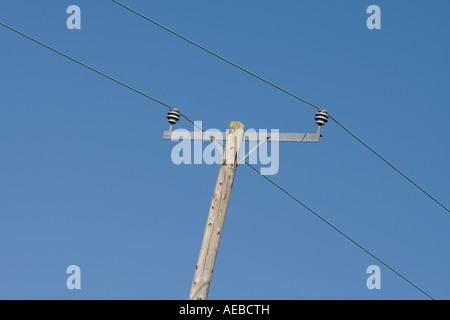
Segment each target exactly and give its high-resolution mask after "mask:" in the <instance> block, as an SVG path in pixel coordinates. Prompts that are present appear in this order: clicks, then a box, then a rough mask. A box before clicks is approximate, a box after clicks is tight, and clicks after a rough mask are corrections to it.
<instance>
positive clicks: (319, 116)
mask: <svg viewBox="0 0 450 320" xmlns="http://www.w3.org/2000/svg"><path fill="white" fill-rule="evenodd" d="M328 117H329V115H328V112H327V110H320V111H319V112H317V113H316V117H315V118H314V120H316V123H317V124H318V125H319V126H323V125H324V124H325V123H327V122H328Z"/></svg>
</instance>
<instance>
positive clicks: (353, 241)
mask: <svg viewBox="0 0 450 320" xmlns="http://www.w3.org/2000/svg"><path fill="white" fill-rule="evenodd" d="M0 25H2V26H4V27H6V28H8V29H10V30H12V31H14V32H16V33H17V34H19V35H21V36H23V37H25V38H27V39H29V40H32V41H34V42H35V43H37V44H39V45H41V46H43V47H45V48H47V49H50V50H51V51H53V52H55V53H58V54H59V55H61V56H63V57H65V58H67V59H69V60H71V61H73V62H76V63H77V64H79V65H81V66H83V67H85V68H87V69H89V70H91V71H94V72H95V73H97V74H99V75H101V76H103V77H105V78H107V79H109V80H112V81H114V82H116V83H118V84H120V85H122V86H124V87H125V88H128V89H130V90H132V91H134V92H136V93H138V94H140V95H142V96H144V97H146V98H148V99H150V100H152V101H155V102H157V103H159V104H161V105H162V106H164V107H167V108H169V109H171V110H172V109H173V108H172V107H170V106H169V105H167V104H165V103H163V102H161V101H160V100H157V99H155V98H153V97H151V96H149V95H148V94H145V93H143V92H142V91H139V90H137V89H135V88H133V87H131V86H129V85H127V84H125V83H123V82H121V81H119V80H117V79H115V78H113V77H110V76H108V75H107V74H105V73H103V72H100V71H98V70H97V69H95V68H92V67H90V66H88V65H86V64H85V63H82V62H80V61H79V60H76V59H74V58H72V57H70V56H68V55H67V54H64V53H62V52H60V51H58V50H56V49H54V48H52V47H50V46H48V45H46V44H44V43H42V42H40V41H38V40H36V39H34V38H32V37H30V36H28V35H26V34H24V33H22V32H20V31H18V30H16V29H14V28H12V27H10V26H8V25H6V24H4V23H2V22H0ZM180 115H181V116H183V117H184V118H185V119H186V120H188V121H189V122H190V123H192V124H194V125H195V126H196V127H197V128H199V129H200V130H202V131H203V132H205V130H204V129H203V128H201V127H199V126H197V125H196V124H195V123H194V122H193V121H192V120H190V119H189V118H188V117H187V116H185V115H183V114H181V113H180ZM245 164H246V165H247V166H249V167H250V168H252V169H253V170H254V171H255V172H257V173H259V174H260V175H261V176H262V177H264V178H265V179H266V180H267V181H269V182H270V183H271V184H273V185H274V186H275V187H277V188H278V189H280V190H281V191H282V192H284V193H285V194H287V195H288V196H289V197H290V198H292V199H294V200H295V201H296V202H297V203H298V204H300V205H302V206H303V207H304V208H305V209H307V210H308V211H310V212H311V213H313V214H314V215H315V216H316V217H318V218H319V219H320V220H322V221H323V222H325V223H326V224H327V225H329V226H330V227H332V228H333V229H334V230H336V231H337V232H338V233H340V234H341V235H343V236H344V237H345V238H347V239H348V240H350V241H351V242H352V243H353V244H355V245H356V246H357V247H359V248H360V249H362V250H363V251H364V252H366V253H367V254H369V255H370V256H371V257H373V258H375V259H376V260H377V261H379V262H380V263H382V264H383V265H384V266H385V267H387V268H388V269H389V270H391V271H392V272H394V273H395V274H396V275H398V276H399V277H401V278H402V279H403V280H405V281H406V282H408V283H409V284H410V285H412V286H413V287H415V288H416V289H417V290H419V291H420V292H422V293H423V294H425V295H426V296H427V297H429V298H430V299H433V300H434V298H433V297H432V296H431V295H429V294H428V293H426V292H425V291H424V290H422V289H420V288H419V287H418V286H417V285H415V284H414V283H413V282H412V281H410V280H408V279H407V278H406V277H404V276H403V275H401V274H400V273H399V272H397V271H396V270H395V269H393V268H392V267H390V266H389V265H388V264H386V263H385V262H384V261H382V260H381V259H379V258H378V257H377V256H375V255H374V254H372V253H371V252H370V251H369V250H367V249H365V248H364V247H363V246H361V245H360V244H359V243H358V242H356V241H355V240H353V239H352V238H350V237H349V236H348V235H346V234H345V233H344V232H342V231H341V230H339V229H338V228H337V227H335V226H334V225H333V224H331V223H330V222H328V221H327V220H326V219H324V218H323V217H322V216H320V215H319V214H317V213H316V212H315V211H313V210H312V209H311V208H309V207H308V206H306V205H305V204H304V203H303V202H301V201H300V200H299V199H298V198H296V197H295V196H293V195H292V194H291V193H289V192H288V191H286V189H284V188H282V187H281V186H280V185H278V184H277V183H276V182H274V181H273V180H271V179H270V178H268V177H267V176H266V175H263V174H262V173H261V172H260V171H259V170H258V169H256V168H255V167H253V166H252V165H251V164H249V163H248V162H247V161H245Z"/></svg>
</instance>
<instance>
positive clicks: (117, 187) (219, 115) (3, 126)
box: [0, 0, 450, 299]
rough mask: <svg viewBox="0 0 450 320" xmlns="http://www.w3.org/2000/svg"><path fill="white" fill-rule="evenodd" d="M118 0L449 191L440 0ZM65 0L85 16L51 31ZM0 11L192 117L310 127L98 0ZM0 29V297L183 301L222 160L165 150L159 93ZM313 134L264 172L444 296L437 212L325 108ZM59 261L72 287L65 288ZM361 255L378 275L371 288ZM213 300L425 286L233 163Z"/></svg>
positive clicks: (270, 93) (280, 100)
mask: <svg viewBox="0 0 450 320" xmlns="http://www.w3.org/2000/svg"><path fill="white" fill-rule="evenodd" d="M123 1H124V3H125V4H127V5H129V6H131V7H133V8H134V9H136V10H138V11H140V12H142V13H143V14H146V15H148V16H149V17H151V18H152V19H155V20H156V21H158V22H160V23H162V24H164V25H166V26H168V27H170V28H172V29H173V30H175V31H177V32H179V33H181V34H183V35H185V36H187V37H189V38H191V39H192V40H194V41H196V42H198V43H200V44H202V45H204V46H206V47H207V48H209V49H211V50H213V51H215V52H217V53H219V54H221V55H223V56H224V57H227V58H228V59H230V60H232V61H234V62H236V63H238V64H240V65H242V66H244V67H246V68H248V69H249V70H251V71H253V72H255V73H257V74H258V75H261V76H263V77H265V78H267V79H269V80H271V81H273V82H275V83H277V84H278V85H280V86H281V87H283V88H285V89H287V90H290V91H292V92H294V93H295V94H297V95H299V96H301V97H302V98H304V99H307V100H310V101H311V102H313V103H314V104H316V105H319V106H321V107H323V108H325V109H327V110H328V111H329V112H330V113H331V114H332V115H333V116H334V117H335V118H336V119H338V120H339V121H341V122H342V123H343V124H344V125H345V126H347V127H348V128H349V129H350V130H352V131H353V132H354V133H355V134H357V135H358V136H359V137H361V138H362V139H363V140H364V141H365V142H367V143H368V144H369V145H370V146H372V147H373V148H374V149H375V150H377V151H378V152H379V153H380V154H382V155H383V156H385V157H386V158H387V159H389V161H391V162H392V163H393V164H395V165H396V166H398V167H399V168H400V169H401V170H403V171H404V172H405V173H406V174H407V175H408V176H409V177H411V178H412V179H413V180H415V181H416V182H417V183H418V184H419V185H421V186H422V187H423V188H424V189H425V190H427V191H429V192H430V193H431V194H433V195H434V196H435V197H436V198H438V199H440V200H441V201H442V202H443V203H444V204H445V205H447V206H448V205H450V198H449V182H448V181H449V178H450V170H449V165H448V164H449V161H450V151H449V142H450V126H449V125H448V118H449V116H450V105H449V98H448V96H449V84H450V64H449V56H450V44H449V41H448V39H449V36H450V24H449V22H448V13H449V12H450V2H449V1H447V0H434V1H425V0H423V1H411V0H408V1H406V0H402V1H386V0H371V1H366V0H365V1H353V0H345V1H344V0H342V1H325V0H321V1H312V0H310V1H298V0H297V1H256V0H246V1H237V0H230V1H220V2H219V1H181V0H177V1H137V0H134V1H133V0H123ZM71 4H77V5H79V6H80V7H81V10H82V29H81V30H68V29H67V28H66V19H67V17H68V14H66V9H67V7H68V6H69V5H71ZM371 4H376V5H379V6H380V8H381V10H382V29H381V30H373V31H371V30H368V29H367V27H366V19H367V18H368V16H369V15H368V14H366V9H367V7H368V6H369V5H371ZM0 21H2V22H3V23H6V24H8V25H10V26H12V27H15V28H17V29H19V30H20V31H22V32H24V33H26V34H28V35H30V36H33V37H35V38H37V39H39V40H40V41H42V42H44V43H46V44H48V45H51V46H53V47H55V48H57V49H59V50H61V51H63V52H65V53H67V54H69V55H71V56H73V57H74V58H77V59H79V60H81V61H83V62H84V63H87V64H88V65H90V66H92V67H95V68H98V69H99V70H101V71H103V72H105V73H107V74H109V75H111V76H113V77H116V78H118V79H120V80H121V81H123V82H125V83H127V84H129V85H131V86H134V87H136V88H137V89H139V90H142V91H144V92H146V93H148V94H150V95H152V96H154V97H155V98H158V99H161V100H163V101H164V102H166V103H167V104H169V105H171V106H174V107H178V108H180V109H181V110H182V111H183V112H184V113H185V114H186V115H188V116H189V117H190V118H191V119H193V120H202V121H203V126H204V128H205V129H206V128H218V129H222V130H223V129H225V128H227V127H228V125H229V122H230V121H232V120H238V121H241V122H243V123H244V124H245V125H246V127H247V128H254V129H264V128H265V129H271V128H273V129H279V130H280V131H282V132H314V131H315V130H316V124H315V122H314V113H315V110H314V109H313V108H311V107H310V106H308V105H306V104H304V103H301V102H300V101H297V100H295V99H293V98H291V97H289V96H288V95H286V94H283V93H282V92H280V91H277V90H276V89H274V88H271V87H269V86H267V85H266V84H264V83H262V82H260V81H258V80H256V79H254V78H252V77H250V76H249V75H247V74H245V73H243V72H241V71H239V70H237V69H235V68H233V67H231V66H230V65H227V64H226V63H224V62H222V61H220V60H218V59H217V58H214V57H213V56H211V55H208V54H207V53H205V52H203V51H201V50H199V49H198V48H195V47H194V46H192V45H190V44H188V43H186V42H183V41H182V40H180V39H179V38H177V37H175V36H173V35H171V34H169V33H167V32H166V31H164V30H162V29H160V28H158V27H156V26H154V25H153V24H151V23H149V22H147V21H145V20H143V19H142V18H139V17H138V16H136V15H133V14H132V13H130V12H128V11H126V10H125V9H123V8H121V7H120V6H118V5H116V4H114V3H113V2H112V1H109V0H96V1H87V0H84V1H81V0H73V1H66V0H60V1H50V0H45V1H44V0H41V1H25V0H16V1H1V2H0ZM0 40H1V41H0V48H1V50H0V88H1V90H0V92H1V95H0V96H1V97H0V101H1V103H0V152H1V153H0V155H1V156H0V298H1V299H187V297H188V294H189V290H190V286H191V282H192V278H193V274H194V269H195V265H196V262H197V258H198V253H199V249H200V243H201V240H202V237H203V231H204V227H205V223H206V217H207V214H208V209H209V205H210V202H211V197H212V193H213V188H214V185H215V182H216V178H217V172H218V166H217V165H204V164H203V165H180V166H176V165H174V164H173V163H172V162H171V158H170V152H171V149H172V147H173V146H174V145H175V143H173V142H170V141H163V140H162V139H161V137H162V132H163V131H164V130H167V128H168V123H167V120H166V119H165V115H166V112H167V110H166V109H165V108H163V107H161V106H160V105H158V104H156V103H154V102H152V101H150V100H148V99H145V98H143V97H142V96H140V95H137V94H135V93H133V92H132V91H130V90H127V89H126V88H123V87H121V86H119V85H117V84H115V83H113V82H111V81H109V80H107V79H105V78H102V77H100V76H98V75H96V74H95V73H93V72H91V71H89V70H87V69H84V68H82V67H81V66H79V65H77V64H75V63H73V62H71V61H69V60H67V59H65V58H63V57H61V56H58V55H56V54H54V53H52V52H51V51H49V50H47V49H45V48H43V47H41V46H39V45H37V44H35V43H33V42H31V41H29V40H27V39H25V38H23V37H21V36H19V35H17V34H15V33H13V32H11V31H10V30H8V29H6V28H4V27H1V28H0ZM177 127H179V128H180V127H183V128H186V129H189V130H192V129H193V128H192V126H191V125H189V123H187V122H186V121H180V122H179V124H178V125H177ZM323 134H324V138H323V139H322V140H321V142H320V143H319V144H294V143H290V144H283V145H281V146H280V170H279V172H278V174H277V175H276V176H272V177H271V178H273V179H274V180H275V181H276V182H277V183H279V184H280V185H282V186H283V187H285V188H286V189H287V190H289V191H290V192H291V193H292V194H294V195H295V196H297V197H299V199H301V200H302V201H304V203H305V204H307V205H308V206H310V207H311V208H312V209H314V210H316V211H317V212H318V213H319V214H320V215H322V216H323V217H324V218H326V219H327V220H329V221H330V222H331V223H333V224H334V225H335V226H336V227H338V228H340V229H341V230H342V231H344V232H345V233H347V234H348V235H349V236H350V237H352V238H353V239H355V240H356V241H358V242H359V243H360V244H361V245H363V246H364V247H366V248H367V249H368V250H370V251H371V252H373V253H374V254H375V255H376V256H378V257H379V258H381V259H382V260H384V261H385V262H386V263H388V264H389V265H390V266H392V267H393V268H395V269H396V270H397V271H399V272H400V273H401V274H402V275H404V276H405V277H406V278H408V279H409V280H411V281H412V282H414V283H415V284H416V285H417V286H419V287H420V288H422V289H423V290H425V291H426V292H427V293H429V294H430V295H432V296H433V297H434V298H436V299H449V298H450V276H449V270H450V250H449V249H448V245H449V242H450V234H449V232H448V230H449V228H450V214H449V213H448V212H447V211H445V210H444V209H443V208H442V207H440V206H438V205H437V204H436V203H435V202H433V201H432V200H431V199H429V198H428V197H427V196H426V195H424V194H423V193H421V192H420V191H419V190H418V189H416V188H415V187H414V186H412V185H411V184H410V183H409V182H407V181H406V180H405V179H404V178H402V177H401V176H400V175H399V174H398V173H396V172H395V171H393V170H392V169H391V168H389V167H388V166H387V165H386V164H385V163H383V162H382V161H381V160H380V159H378V158H376V157H375V156H374V155H373V154H372V153H370V152H369V151H368V150H367V149H365V148H364V147H363V146H362V145H361V144H360V143H358V142H357V141H356V140H354V139H353V138H352V137H351V136H350V135H349V134H347V133H346V132H345V131H344V130H342V129H341V128H340V127H338V126H337V125H336V124H335V123H333V122H330V123H328V124H327V125H326V126H325V127H324V129H323ZM205 146H206V144H205ZM257 167H258V168H259V167H260V165H257ZM72 264H76V265H79V266H80V268H81V272H82V275H81V277H82V279H81V286H82V289H81V290H73V291H71V290H68V289H67V288H66V279H67V277H68V275H67V274H66V268H67V267H68V266H69V265H72ZM372 264H375V265H379V266H380V267H381V290H368V289H367V287H366V279H367V277H368V274H366V268H367V267H368V266H369V265H372ZM209 298H210V299H427V297H426V296H425V295H424V294H422V293H421V292H419V291H418V290H417V289H415V288H414V287H413V286H411V285H410V284H408V283H407V282H405V281H404V280H403V279H401V278H400V277H398V276H397V275H395V274H394V273H393V272H391V271H390V270H388V269H387V268H386V267H384V266H382V265H381V264H380V263H379V262H378V261H376V260H375V259H373V258H372V257H370V256H369V255H368V254H366V253H365V252H363V251H362V250H361V249H359V248H358V247H356V246H355V245H354V244H352V243H351V242H350V241H348V240H347V239H345V238H344V237H343V236H342V235H340V234H338V233H337V232H336V231H335V230H333V229H332V228H330V227H329V226H327V225H326V224H324V223H323V222H322V221H320V220H319V219H318V218H317V217H315V216H313V215H312V214H311V213H310V212H308V211H306V210H305V209H304V208H303V207H301V206H300V205H299V204H298V203H296V202H294V201H293V200H292V199H290V198H289V197H287V196H286V195H285V194H283V193H282V192H280V191H279V190H277V189H275V188H274V187H273V185H271V184H270V183H268V182H267V181H265V179H264V178H262V177H261V176H259V175H258V174H256V173H255V172H254V171H253V170H251V169H250V168H248V167H246V166H240V167H239V168H238V170H237V174H236V179H235V183H234V188H233V192H232V195H231V202H230V205H229V208H228V213H227V218H226V221H225V228H224V232H223V236H222V239H221V244H220V249H219V254H218V257H217V260H216V267H215V272H214V275H213V281H212V285H211V290H210V295H209Z"/></svg>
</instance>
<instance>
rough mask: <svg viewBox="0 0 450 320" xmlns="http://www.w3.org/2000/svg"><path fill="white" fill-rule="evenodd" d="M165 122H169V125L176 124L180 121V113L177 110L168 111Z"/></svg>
mask: <svg viewBox="0 0 450 320" xmlns="http://www.w3.org/2000/svg"><path fill="white" fill-rule="evenodd" d="M167 120H169V123H170V124H175V123H177V121H178V120H180V112H179V111H178V109H175V108H173V109H170V111H169V112H168V113H167Z"/></svg>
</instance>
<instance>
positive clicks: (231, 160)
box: [163, 108, 329, 300]
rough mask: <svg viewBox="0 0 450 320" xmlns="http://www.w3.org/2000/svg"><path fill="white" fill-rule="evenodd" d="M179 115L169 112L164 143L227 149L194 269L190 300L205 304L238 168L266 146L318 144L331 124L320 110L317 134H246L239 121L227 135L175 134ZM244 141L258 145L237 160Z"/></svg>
mask: <svg viewBox="0 0 450 320" xmlns="http://www.w3.org/2000/svg"><path fill="white" fill-rule="evenodd" d="M180 116H181V114H180V112H179V111H178V110H177V109H174V108H172V109H170V111H169V112H168V114H167V120H168V121H169V124H170V126H169V130H168V131H164V133H163V139H164V140H172V141H176V140H180V139H183V140H201V141H214V143H215V144H216V147H217V148H218V149H219V150H222V147H223V145H220V144H219V143H218V141H217V140H221V141H225V147H224V150H223V153H222V162H221V165H220V169H219V175H218V177H217V182H216V187H215V189H214V193H213V198H212V201H211V206H210V209H209V214H208V219H207V222H206V227H205V233H204V235H203V240H202V245H201V247H200V254H199V257H198V262H197V266H196V268H195V274H194V279H193V281H192V287H191V291H190V294H189V299H190V300H205V299H207V297H208V293H209V287H210V284H211V278H212V274H213V270H214V264H215V261H216V256H217V251H218V249H219V242H220V237H221V235H222V230H223V225H224V222H225V215H226V212H227V208H228V203H229V200H230V195H231V188H232V186H233V182H234V175H235V173H236V168H237V166H238V165H239V164H240V163H242V162H243V161H244V160H245V159H246V158H247V157H248V156H250V154H252V152H254V151H255V150H257V149H258V148H259V147H261V145H263V144H264V143H265V142H268V141H271V142H319V140H320V137H322V135H321V133H320V129H321V127H322V126H324V125H325V123H327V122H328V117H329V115H328V113H327V111H326V110H319V112H317V113H316V115H315V118H314V119H315V120H316V123H317V125H318V128H317V132H316V133H278V132H275V133H273V132H271V133H267V132H266V133H256V132H245V131H244V129H245V127H244V125H243V124H242V123H240V122H239V121H232V122H231V123H230V126H229V128H228V130H227V131H226V132H211V131H206V132H204V131H203V129H201V131H193V132H192V131H187V130H175V131H174V130H173V126H174V125H175V124H176V123H177V122H178V120H180ZM242 141H257V142H258V143H257V145H256V146H255V147H254V148H253V149H252V150H250V151H249V152H248V153H247V154H246V155H245V156H244V157H242V158H241V159H238V155H239V150H240V148H241V144H242Z"/></svg>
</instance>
